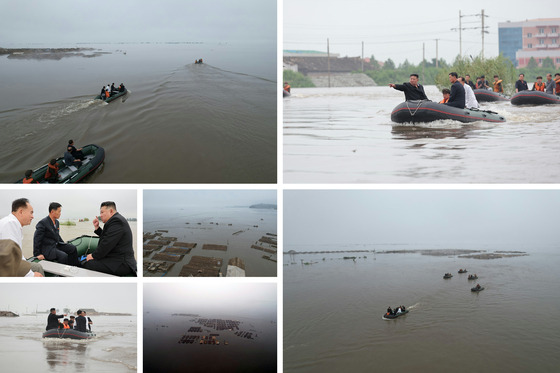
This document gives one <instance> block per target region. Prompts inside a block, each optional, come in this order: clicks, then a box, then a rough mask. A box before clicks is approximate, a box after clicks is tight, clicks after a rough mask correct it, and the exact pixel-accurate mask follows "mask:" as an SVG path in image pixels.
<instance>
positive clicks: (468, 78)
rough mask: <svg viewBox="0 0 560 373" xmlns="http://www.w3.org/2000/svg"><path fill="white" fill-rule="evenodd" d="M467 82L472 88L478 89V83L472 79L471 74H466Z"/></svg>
mask: <svg viewBox="0 0 560 373" xmlns="http://www.w3.org/2000/svg"><path fill="white" fill-rule="evenodd" d="M465 83H467V84H468V85H469V86H470V87H471V88H472V89H476V85H475V84H474V82H473V81H472V80H471V76H470V75H469V74H465Z"/></svg>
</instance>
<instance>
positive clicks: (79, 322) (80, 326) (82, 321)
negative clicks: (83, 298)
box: [76, 310, 87, 333]
mask: <svg viewBox="0 0 560 373" xmlns="http://www.w3.org/2000/svg"><path fill="white" fill-rule="evenodd" d="M83 312H84V311H82V310H78V312H77V313H78V317H76V330H77V331H79V332H82V333H85V332H87V326H86V324H87V321H86V318H85V317H84V315H83Z"/></svg>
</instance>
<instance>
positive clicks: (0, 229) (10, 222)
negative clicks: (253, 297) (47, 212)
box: [0, 198, 44, 277]
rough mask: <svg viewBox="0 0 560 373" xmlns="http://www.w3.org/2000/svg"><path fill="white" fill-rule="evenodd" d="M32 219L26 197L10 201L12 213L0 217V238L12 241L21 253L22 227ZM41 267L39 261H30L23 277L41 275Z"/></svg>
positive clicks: (31, 211)
mask: <svg viewBox="0 0 560 373" xmlns="http://www.w3.org/2000/svg"><path fill="white" fill-rule="evenodd" d="M32 220H33V207H31V204H30V203H29V200H28V199H27V198H19V199H16V200H15V201H14V202H12V213H11V214H10V215H8V216H6V217H4V218H2V219H0V239H3V240H5V239H7V240H12V241H14V242H15V243H16V244H17V245H18V246H19V247H20V249H21V251H22V260H23V261H25V256H24V255H23V227H24V226H26V225H29V224H31V221H32ZM43 276H44V271H43V267H41V265H40V264H39V263H31V269H30V270H29V272H28V273H27V274H26V275H25V277H43Z"/></svg>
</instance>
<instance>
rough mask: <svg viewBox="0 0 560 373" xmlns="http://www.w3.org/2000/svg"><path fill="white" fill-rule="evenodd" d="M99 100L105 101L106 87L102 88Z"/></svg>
mask: <svg viewBox="0 0 560 373" xmlns="http://www.w3.org/2000/svg"><path fill="white" fill-rule="evenodd" d="M99 98H100V99H102V100H103V101H105V86H103V87H101V93H100V94H99Z"/></svg>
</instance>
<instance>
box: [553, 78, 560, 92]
mask: <svg viewBox="0 0 560 373" xmlns="http://www.w3.org/2000/svg"><path fill="white" fill-rule="evenodd" d="M554 83H555V84H556V87H555V88H554V89H555V91H556V96H560V73H556V74H554Z"/></svg>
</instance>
